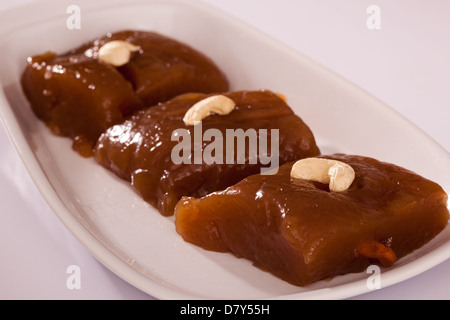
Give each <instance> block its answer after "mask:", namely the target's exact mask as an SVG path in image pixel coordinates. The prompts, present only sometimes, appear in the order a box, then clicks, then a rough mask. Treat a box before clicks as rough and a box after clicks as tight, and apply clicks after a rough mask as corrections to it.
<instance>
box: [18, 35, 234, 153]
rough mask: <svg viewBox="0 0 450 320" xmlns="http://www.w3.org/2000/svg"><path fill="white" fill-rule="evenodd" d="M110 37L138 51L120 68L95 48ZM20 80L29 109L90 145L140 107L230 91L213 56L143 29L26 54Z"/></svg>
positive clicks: (57, 129) (56, 130)
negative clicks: (192, 94)
mask: <svg viewBox="0 0 450 320" xmlns="http://www.w3.org/2000/svg"><path fill="white" fill-rule="evenodd" d="M112 40H123V41H128V42H130V43H132V44H134V45H135V46H138V47H139V51H137V52H133V53H132V54H131V59H130V61H129V62H128V63H127V64H125V65H124V66H121V67H114V66H112V65H109V64H106V63H102V62H100V61H99V60H98V50H99V48H100V47H101V46H102V45H104V44H105V43H107V42H109V41H112ZM21 82H22V87H23V90H24V93H25V95H26V97H27V98H28V100H29V101H30V104H31V107H32V109H33V111H34V112H35V114H36V115H37V116H38V117H39V118H40V119H42V120H43V121H44V122H45V123H46V124H47V125H48V126H49V127H50V128H51V129H52V131H53V132H54V133H56V134H59V135H62V136H68V137H70V138H76V137H80V139H81V140H84V141H90V143H92V144H95V142H96V141H97V139H98V137H99V136H100V134H101V133H103V132H104V131H105V130H106V129H107V128H109V127H110V126H112V125H114V124H117V123H120V122H122V121H123V120H124V119H125V118H126V117H128V116H129V115H131V114H132V113H133V112H135V111H136V110H138V109H140V108H142V107H143V106H149V105H153V104H156V103H158V102H161V101H165V100H168V99H170V98H172V97H174V96H176V95H178V94H181V93H186V92H191V91H195V92H203V93H212V92H216V91H220V92H221V91H226V90H228V81H227V79H226V77H225V75H224V74H223V73H222V72H221V71H220V70H219V69H218V67H217V66H216V65H215V64H214V62H213V61H211V59H209V58H208V57H206V56H205V55H203V54H202V53H200V52H198V51H196V50H195V49H193V48H191V47H189V46H187V45H185V44H183V43H181V42H178V41H176V40H174V39H171V38H168V37H165V36H163V35H160V34H157V33H154V32H142V31H121V32H117V33H114V34H108V35H106V36H104V37H101V38H99V39H96V40H94V41H91V42H89V43H87V44H85V45H82V46H81V47H79V48H76V49H73V50H70V51H69V52H66V53H64V54H61V55H58V54H56V53H54V52H47V53H44V54H42V55H37V56H34V57H29V58H28V66H27V67H26V69H25V71H24V73H23V75H22V79H21ZM84 146H87V144H84ZM74 149H77V146H75V147H74Z"/></svg>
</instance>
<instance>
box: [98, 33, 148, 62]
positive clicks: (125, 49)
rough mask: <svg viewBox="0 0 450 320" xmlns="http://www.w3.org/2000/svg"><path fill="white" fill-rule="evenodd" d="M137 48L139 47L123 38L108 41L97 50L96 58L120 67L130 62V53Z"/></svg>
mask: <svg viewBox="0 0 450 320" xmlns="http://www.w3.org/2000/svg"><path fill="white" fill-rule="evenodd" d="M139 49H140V47H138V46H135V45H134V44H132V43H130V42H126V41H123V40H113V41H109V42H107V43H105V44H104V45H103V46H101V47H100V49H99V50H98V60H100V61H101V62H104V63H107V64H111V65H113V66H115V67H120V66H123V65H125V64H127V63H128V62H130V58H131V53H132V52H136V51H139Z"/></svg>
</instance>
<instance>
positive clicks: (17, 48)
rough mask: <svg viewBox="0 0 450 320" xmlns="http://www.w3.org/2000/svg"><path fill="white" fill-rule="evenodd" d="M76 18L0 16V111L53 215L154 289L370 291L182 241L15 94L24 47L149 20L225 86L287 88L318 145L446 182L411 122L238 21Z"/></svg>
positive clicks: (296, 294) (203, 12)
mask: <svg viewBox="0 0 450 320" xmlns="http://www.w3.org/2000/svg"><path fill="white" fill-rule="evenodd" d="M76 4H77V5H79V6H80V7H81V8H82V9H83V11H82V20H81V23H82V24H81V29H80V30H69V29H68V28H67V27H66V19H67V18H68V14H67V13H66V9H67V7H66V5H64V4H62V3H61V1H57V0H54V1H47V2H43V3H40V4H36V5H30V6H27V7H23V8H20V9H17V10H15V12H13V14H11V13H4V14H3V15H2V16H1V17H0V25H1V29H0V30H1V32H0V40H1V41H0V51H1V52H2V54H3V56H2V60H1V62H0V79H1V85H2V93H1V96H0V111H1V117H2V120H3V124H4V125H5V127H6V129H7V131H8V133H9V135H10V137H11V139H12V141H13V143H14V144H15V146H16V148H17V150H18V152H19V154H20V156H21V157H22V159H23V162H24V164H25V165H26V167H27V169H28V170H29V172H30V174H31V176H32V177H33V179H34V181H35V183H36V185H37V186H38V188H39V189H40V191H41V192H42V194H43V196H44V197H45V199H46V200H47V201H48V203H49V205H50V206H51V207H52V209H53V210H54V212H55V213H56V215H57V216H58V217H59V218H60V219H61V221H62V222H63V223H64V224H65V225H66V227H67V228H68V229H69V230H70V231H72V233H73V234H74V235H75V236H76V237H77V238H78V239H79V240H80V241H81V242H82V243H83V244H84V245H85V246H86V247H87V248H88V249H89V250H90V252H92V254H93V255H94V256H95V257H96V258H97V259H99V260H100V261H101V262H102V263H103V264H104V265H105V266H107V267H108V268H109V269H110V270H112V271H113V272H115V273H116V274H117V275H118V276H120V277H121V278H123V279H124V280H126V281H128V282H129V283H130V284H132V285H134V286H135V287H137V288H139V289H141V290H143V291H144V292H147V293H148V294H150V295H152V296H154V297H156V298H160V299H184V298H187V299H202V298H208V299H309V298H314V299H330V298H333V299H340V298H347V297H351V296H354V295H358V294H361V293H364V292H367V291H369V289H368V287H367V285H366V280H367V278H368V274H366V273H359V274H350V275H345V276H340V277H336V278H334V279H332V280H330V281H321V282H317V283H315V284H313V285H310V286H307V287H296V286H292V285H290V284H288V283H286V282H284V281H281V280H279V279H278V278H275V277H274V276H272V275H271V274H269V273H266V272H263V271H261V270H260V269H258V268H256V267H254V266H252V264H251V263H250V262H249V261H246V260H244V259H238V258H236V257H234V256H232V255H230V254H223V253H215V252H208V251H205V250H202V249H200V248H198V247H195V246H193V245H190V244H188V243H185V242H184V241H183V240H182V239H181V238H180V236H179V235H178V234H177V233H176V232H175V229H174V224H173V218H166V217H163V216H161V215H160V214H159V213H157V211H156V210H154V209H153V208H152V207H150V206H149V205H147V204H146V203H144V202H143V201H142V200H141V199H140V197H139V196H138V195H137V194H136V193H135V192H134V191H133V190H132V189H131V187H130V186H129V185H128V184H127V183H126V182H124V181H121V180H119V179H118V178H117V177H115V176H114V175H113V174H112V173H110V172H108V171H107V170H105V169H104V168H102V167H101V166H100V165H98V164H97V163H95V161H94V160H93V159H84V158H81V157H80V156H78V155H77V154H76V153H74V152H73V151H72V150H71V141H70V140H69V139H66V138H61V137H56V136H54V135H52V134H51V133H50V132H49V131H48V130H47V128H46V127H45V126H44V125H43V124H42V123H41V122H40V121H38V120H37V119H36V117H35V116H34V114H33V113H32V112H31V109H30V107H29V105H28V103H27V101H26V99H25V97H24V95H23V94H22V91H21V87H20V76H21V73H22V71H23V69H24V67H25V61H26V58H27V56H30V55H34V54H39V53H42V52H45V51H47V50H53V51H56V52H63V51H65V50H68V49H70V48H73V47H76V46H78V45H79V44H81V43H83V42H85V41H88V40H91V39H92V38H95V37H97V36H100V35H103V34H105V33H107V32H114V31H118V30H122V29H143V30H152V31H156V32H160V33H163V34H165V35H168V36H171V37H173V38H176V39H179V40H181V41H184V42H186V43H188V44H190V45H191V46H193V47H195V48H197V49H199V50H200V51H203V52H204V53H205V54H207V55H209V56H210V57H211V58H212V59H213V60H214V61H215V62H216V63H217V64H218V65H219V66H220V67H221V68H222V69H223V70H224V71H225V73H226V74H227V76H228V77H229V80H230V82H231V85H232V90H244V89H246V90H252V89H271V90H273V91H277V92H280V93H283V94H284V95H285V96H286V97H287V98H288V102H289V104H290V106H291V107H292V108H293V109H294V111H295V112H296V113H297V114H298V115H299V116H301V117H302V118H303V119H304V120H305V122H306V123H307V124H308V125H309V126H310V127H311V129H312V130H313V132H314V133H315V135H316V138H317V141H318V144H319V146H320V148H321V150H322V152H323V153H324V154H326V153H334V152H344V153H352V154H360V155H365V156H371V157H375V158H378V159H380V160H383V161H388V162H392V163H395V164H398V165H401V166H403V167H406V168H408V169H410V170H413V171H415V172H417V173H419V174H421V175H423V176H425V177H427V178H429V179H431V180H434V181H436V182H438V183H439V184H440V185H441V186H443V187H444V189H445V190H446V191H448V190H449V189H450V172H449V170H448V168H449V167H450V159H449V155H448V153H447V152H446V151H445V150H444V149H442V148H441V147H440V146H439V145H438V144H437V143H435V142H434V141H432V140H431V139H429V138H428V137H427V136H426V135H424V134H423V133H422V132H421V131H420V130H418V129H417V128H416V127H415V126H414V125H412V124H411V123H409V122H407V121H406V120H405V119H403V118H402V117H401V116H399V115H398V114H396V113H395V112H393V111H392V109H390V108H389V107H387V106H386V105H384V104H383V103H381V102H380V101H378V100H377V99H375V98H373V97H372V96H370V95H369V94H367V93H365V92H363V91H362V90H361V89H359V88H358V87H356V86H354V85H353V84H351V83H349V82H347V81H345V80H343V79H342V78H340V77H339V76H337V75H335V74H334V73H332V72H330V71H329V70H327V69H325V68H323V67H322V66H320V65H318V64H316V63H314V62H313V61H311V60H309V59H308V58H306V57H304V56H303V55H301V54H299V53H297V52H295V51H293V50H291V49H289V48H286V47H285V46H283V45H282V44H280V43H278V42H277V41H275V40H273V39H270V38H268V37H267V36H265V35H263V34H261V33H259V32H258V31H257V30H254V29H252V28H250V27H248V26H246V25H243V24H242V23H240V22H239V21H236V20H234V19H232V18H230V17H228V16H226V15H224V14H223V13H221V12H218V11H216V10H213V9H211V8H209V7H206V6H203V5H198V4H192V3H189V2H187V1H147V2H142V1H106V0H101V1H95V4H94V1H77V2H76ZM449 239H450V228H449V227H447V228H446V229H445V230H444V232H442V233H441V234H440V235H439V236H438V237H436V238H435V239H434V240H432V241H431V242H430V243H429V244H427V245H426V246H424V247H423V248H421V249H419V250H417V251H416V252H414V253H412V254H411V255H409V256H407V257H405V258H403V259H401V260H400V261H399V262H398V263H396V264H395V265H394V266H393V267H391V268H389V269H383V270H382V272H383V286H384V287H385V286H388V285H391V284H394V283H398V282H400V281H403V280H406V279H408V278H410V277H413V276H415V275H417V274H419V273H421V272H423V271H425V270H427V269H429V268H431V267H433V266H435V265H437V264H439V263H441V262H443V261H445V260H447V259H448V258H449V257H450V240H449Z"/></svg>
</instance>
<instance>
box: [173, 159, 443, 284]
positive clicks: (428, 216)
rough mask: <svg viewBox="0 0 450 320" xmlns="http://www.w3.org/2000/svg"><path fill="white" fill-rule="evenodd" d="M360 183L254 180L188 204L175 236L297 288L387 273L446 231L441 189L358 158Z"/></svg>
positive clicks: (179, 210) (285, 172)
mask: <svg viewBox="0 0 450 320" xmlns="http://www.w3.org/2000/svg"><path fill="white" fill-rule="evenodd" d="M326 158H329V159H335V160H339V161H342V162H344V163H347V164H349V165H351V166H352V167H353V169H354V170H355V172H356V177H355V180H354V181H353V183H352V185H351V186H350V188H349V189H347V190H346V191H343V192H330V191H329V190H328V188H327V186H326V185H323V184H320V183H317V182H311V181H306V180H300V179H293V178H291V176H290V171H291V167H292V165H293V163H289V164H285V165H284V166H282V167H280V169H279V171H278V173H277V174H276V175H253V176H250V177H248V178H246V179H244V180H242V181H241V182H239V183H237V184H236V185H234V186H231V187H229V188H227V189H226V190H224V191H219V192H214V193H211V194H209V195H206V196H204V197H202V198H194V197H183V198H182V199H181V200H180V202H179V203H178V204H177V206H176V209H175V224H176V230H177V232H178V233H179V234H180V235H181V236H182V237H183V238H184V239H185V240H186V241H188V242H191V243H193V244H195V245H197V246H200V247H202V248H204V249H207V250H213V251H220V252H232V253H234V254H235V255H237V256H239V257H244V258H247V259H249V260H251V261H253V262H254V263H255V264H256V265H257V266H259V267H261V268H263V269H266V270H268V271H270V272H271V273H273V274H275V275H276V276H278V277H280V278H282V279H284V280H286V281H288V282H290V283H292V284H295V285H300V286H304V285H307V284H310V283H312V282H315V281H318V280H322V279H326V278H330V277H333V276H336V275H342V274H347V273H351V272H361V271H364V270H365V269H366V268H367V267H368V266H369V265H370V264H373V263H379V264H381V265H384V266H389V265H390V264H392V263H394V262H395V261H396V260H397V259H399V258H401V257H403V256H405V255H407V254H409V253H411V252H412V251H413V250H415V249H417V248H419V247H421V246H423V245H424V244H425V243H427V242H428V241H429V240H431V239H432V238H433V237H435V236H436V235H437V234H438V233H439V232H440V231H442V230H443V229H444V228H445V226H446V225H447V222H448V219H449V212H448V209H447V195H446V193H445V192H444V190H443V189H442V188H441V187H440V186H439V185H438V184H436V183H434V182H432V181H429V180H427V179H425V178H423V177H421V176H419V175H417V174H415V173H413V172H410V171H408V170H405V169H403V168H401V167H398V166H396V165H393V164H389V163H384V162H380V161H378V160H375V159H372V158H367V157H362V156H353V155H342V154H336V155H332V156H326Z"/></svg>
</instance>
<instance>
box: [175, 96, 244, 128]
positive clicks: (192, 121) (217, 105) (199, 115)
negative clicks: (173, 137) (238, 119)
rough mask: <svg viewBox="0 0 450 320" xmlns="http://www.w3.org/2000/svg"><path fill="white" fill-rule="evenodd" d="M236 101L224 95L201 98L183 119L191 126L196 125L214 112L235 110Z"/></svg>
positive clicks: (221, 112) (224, 112) (223, 113)
mask: <svg viewBox="0 0 450 320" xmlns="http://www.w3.org/2000/svg"><path fill="white" fill-rule="evenodd" d="M235 106H236V103H235V102H234V101H233V100H231V99H230V98H228V97H226V96H224V95H215V96H211V97H208V98H206V99H203V100H200V101H199V102H197V103H196V104H194V105H193V106H192V107H191V108H190V109H189V110H188V111H187V112H186V114H185V115H184V118H183V121H184V123H185V124H186V125H187V126H189V125H191V126H195V125H196V124H198V123H200V122H201V121H202V120H203V119H205V118H206V117H208V116H209V115H211V114H213V113H217V114H220V115H227V114H229V113H230V112H231V111H233V109H234V107H235Z"/></svg>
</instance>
